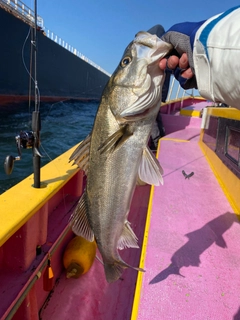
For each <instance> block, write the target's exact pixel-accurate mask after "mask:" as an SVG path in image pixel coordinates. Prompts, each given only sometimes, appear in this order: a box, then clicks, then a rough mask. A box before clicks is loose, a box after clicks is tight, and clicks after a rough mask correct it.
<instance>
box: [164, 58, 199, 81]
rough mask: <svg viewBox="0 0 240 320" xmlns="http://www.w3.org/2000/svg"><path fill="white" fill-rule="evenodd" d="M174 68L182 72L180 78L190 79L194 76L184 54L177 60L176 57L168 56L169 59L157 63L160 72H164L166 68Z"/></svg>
mask: <svg viewBox="0 0 240 320" xmlns="http://www.w3.org/2000/svg"><path fill="white" fill-rule="evenodd" d="M176 67H179V68H180V69H182V70H184V71H183V72H182V73H181V76H182V77H183V78H185V79H190V78H192V77H193V76H194V73H193V72H192V69H191V68H190V66H189V62H188V56H187V54H186V53H183V54H182V56H181V57H180V58H179V57H177V56H174V55H173V56H170V57H169V58H163V59H161V60H160V62H159V68H160V69H161V70H166V68H168V69H171V70H174V69H175V68H176Z"/></svg>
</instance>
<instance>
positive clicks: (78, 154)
mask: <svg viewBox="0 0 240 320" xmlns="http://www.w3.org/2000/svg"><path fill="white" fill-rule="evenodd" d="M90 142H91V134H89V135H88V136H87V137H86V139H85V140H83V141H82V142H81V143H80V144H79V146H78V147H77V148H76V149H75V150H74V152H73V153H72V155H71V156H70V158H69V162H71V161H73V165H74V164H76V165H77V166H78V167H79V168H80V169H82V170H83V171H85V173H86V174H87V171H88V163H89V151H90Z"/></svg>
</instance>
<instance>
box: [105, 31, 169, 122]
mask: <svg viewBox="0 0 240 320" xmlns="http://www.w3.org/2000/svg"><path fill="white" fill-rule="evenodd" d="M171 49H172V46H171V45H170V44H168V43H166V42H164V41H163V40H161V39H160V38H158V37H157V36H156V35H152V34H150V33H148V32H142V31H141V32H139V33H137V35H136V36H135V38H134V40H133V41H132V42H131V43H130V44H129V45H128V46H127V48H126V50H125V51H124V54H123V57H122V59H121V61H120V63H119V65H118V67H117V69H116V70H115V72H114V73H113V75H112V77H111V79H110V81H109V86H110V88H111V90H109V91H108V103H109V105H110V108H111V110H112V113H113V114H114V115H115V117H116V118H117V119H118V120H121V119H122V118H126V119H127V118H128V117H130V118H131V117H135V116H139V115H141V114H144V113H146V110H148V109H150V108H151V107H152V106H153V105H155V104H156V102H157V101H161V91H162V86H163V82H164V79H165V74H164V71H163V70H161V69H160V68H159V61H160V59H162V58H163V57H164V56H165V55H166V54H168V53H169V51H170V50H171Z"/></svg>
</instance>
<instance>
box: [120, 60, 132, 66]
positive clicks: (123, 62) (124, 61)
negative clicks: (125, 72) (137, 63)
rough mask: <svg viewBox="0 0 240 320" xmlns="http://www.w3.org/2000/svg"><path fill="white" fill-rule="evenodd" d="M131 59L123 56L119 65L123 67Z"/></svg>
mask: <svg viewBox="0 0 240 320" xmlns="http://www.w3.org/2000/svg"><path fill="white" fill-rule="evenodd" d="M131 61H132V59H131V58H130V57H124V58H123V59H122V61H121V67H123V68H125V67H126V66H127V65H128V64H129V63H130V62H131Z"/></svg>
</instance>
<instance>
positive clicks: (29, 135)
mask: <svg viewBox="0 0 240 320" xmlns="http://www.w3.org/2000/svg"><path fill="white" fill-rule="evenodd" d="M34 139H35V138H34V132H33V131H20V133H19V134H18V135H17V136H16V137H15V140H16V145H17V151H18V156H16V157H14V156H12V155H8V156H7V157H6V158H5V161H4V170H5V173H6V174H7V175H10V174H11V173H12V171H13V167H14V162H15V161H19V160H21V157H22V152H21V149H22V148H23V149H30V148H33V147H34ZM34 149H35V152H36V154H37V155H39V156H40V157H42V155H41V154H40V152H39V150H38V149H36V148H34Z"/></svg>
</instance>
